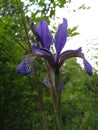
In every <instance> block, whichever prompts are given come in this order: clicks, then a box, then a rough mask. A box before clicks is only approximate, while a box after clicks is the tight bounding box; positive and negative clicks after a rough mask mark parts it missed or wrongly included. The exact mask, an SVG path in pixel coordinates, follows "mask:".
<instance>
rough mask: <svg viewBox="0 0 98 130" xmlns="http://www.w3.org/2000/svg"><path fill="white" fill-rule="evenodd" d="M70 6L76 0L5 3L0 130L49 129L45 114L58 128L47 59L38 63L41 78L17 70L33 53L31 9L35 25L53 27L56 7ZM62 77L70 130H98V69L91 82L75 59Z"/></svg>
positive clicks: (1, 0) (0, 21)
mask: <svg viewBox="0 0 98 130" xmlns="http://www.w3.org/2000/svg"><path fill="white" fill-rule="evenodd" d="M70 2H71V0H69V1H66V0H59V1H58V0H50V1H49V2H48V3H47V2H46V1H44V0H41V1H39V0H29V2H28V3H27V4H26V3H24V2H21V1H20V0H0V130H45V128H44V126H45V122H44V118H43V116H42V112H41V111H43V110H44V114H45V115H46V118H47V121H48V128H49V130H55V129H56V128H55V125H54V124H55V122H54V121H53V120H52V119H53V116H54V112H53V106H52V103H51V98H50V93H49V89H48V88H47V87H46V86H45V85H44V83H43V78H44V76H45V66H44V61H43V59H39V60H37V61H36V62H35V65H36V70H38V71H36V73H37V77H35V76H34V74H33V75H31V76H28V77H25V76H21V75H19V74H17V73H16V67H17V65H18V64H19V63H20V61H21V60H22V59H23V57H24V55H25V54H27V53H28V52H29V49H28V45H29V44H30V43H32V44H34V35H33V34H32V30H31V27H30V25H29V23H30V21H29V22H28V18H27V16H26V14H27V13H28V12H29V7H30V6H31V5H33V8H34V10H33V11H32V14H31V20H32V21H33V22H34V23H35V24H37V23H38V22H39V21H40V20H42V19H46V20H47V21H48V23H49V24H50V23H51V19H53V18H54V17H55V11H56V7H57V6H59V7H60V8H63V7H64V5H65V4H70ZM29 20H30V19H29ZM54 29H55V27H54ZM74 31H76V28H75V30H74V29H69V35H70V36H73V33H74ZM52 33H53V32H52ZM76 34H77V33H76ZM96 58H97V57H96ZM62 73H63V81H64V84H65V89H64V91H63V92H62V116H63V123H64V124H65V129H66V130H97V129H98V88H97V86H98V74H97V73H96V70H94V75H93V76H92V77H89V76H88V75H87V74H86V73H85V71H84V70H83V69H82V68H81V67H80V65H79V64H78V63H77V62H76V59H70V60H68V61H67V62H66V64H65V65H64V67H63V71H62ZM36 78H37V79H36ZM35 80H37V82H38V85H39V86H38V85H36V83H35ZM39 95H40V96H39ZM41 100H42V102H43V105H42V106H41V104H40V101H41ZM43 122H44V124H43Z"/></svg>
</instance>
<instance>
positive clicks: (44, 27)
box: [36, 20, 52, 50]
mask: <svg viewBox="0 0 98 130" xmlns="http://www.w3.org/2000/svg"><path fill="white" fill-rule="evenodd" d="M36 35H37V37H38V39H39V40H40V42H41V44H42V47H44V48H47V49H48V50H50V45H51V43H52V36H51V34H50V31H49V28H48V24H47V22H46V21H45V20H42V21H41V22H40V23H39V25H38V26H37V28H36Z"/></svg>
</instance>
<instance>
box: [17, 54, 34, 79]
mask: <svg viewBox="0 0 98 130" xmlns="http://www.w3.org/2000/svg"><path fill="white" fill-rule="evenodd" d="M35 59H36V56H33V55H32V54H28V55H27V56H26V57H25V58H24V59H23V61H22V62H21V63H20V64H19V66H18V67H17V69H16V71H17V73H20V74H22V75H25V76H28V75H30V74H31V73H32V72H33V61H34V60H35Z"/></svg>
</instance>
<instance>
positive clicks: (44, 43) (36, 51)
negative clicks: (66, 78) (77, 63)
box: [17, 18, 92, 75]
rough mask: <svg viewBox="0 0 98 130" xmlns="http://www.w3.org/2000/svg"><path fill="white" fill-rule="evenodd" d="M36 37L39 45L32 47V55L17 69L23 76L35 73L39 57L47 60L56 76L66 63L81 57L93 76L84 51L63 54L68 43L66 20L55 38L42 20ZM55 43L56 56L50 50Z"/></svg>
mask: <svg viewBox="0 0 98 130" xmlns="http://www.w3.org/2000/svg"><path fill="white" fill-rule="evenodd" d="M36 36H37V38H38V39H39V43H38V44H37V45H34V46H32V54H28V55H27V56H26V57H25V58H24V60H23V61H22V62H21V63H20V64H19V66H18V67H17V72H18V73H21V74H23V75H30V74H31V73H32V71H33V62H34V60H35V59H36V58H37V57H43V58H45V59H46V60H47V62H48V64H49V66H50V67H51V68H52V69H53V70H54V72H55V74H58V73H59V70H60V68H61V66H62V65H63V63H64V61H65V60H67V59H69V58H72V57H80V58H82V59H83V63H84V68H85V70H86V72H87V73H88V74H89V75H92V66H91V65H90V63H89V62H88V61H87V60H86V59H85V57H84V54H83V53H82V49H81V48H78V49H77V50H67V51H64V52H63V53H61V51H62V49H63V48H64V46H65V44H66V41H67V36H68V34H67V20H66V19H65V18H64V19H63V23H61V24H60V25H59V27H58V30H57V32H56V34H55V37H54V38H53V37H52V36H51V33H50V31H49V28H48V24H47V22H46V21H45V20H42V21H41V22H40V23H39V25H38V26H37V28H36ZM53 42H54V45H55V50H56V54H55V55H54V54H53V53H52V52H51V50H50V48H51V44H52V43H53Z"/></svg>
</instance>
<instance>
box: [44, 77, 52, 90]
mask: <svg viewBox="0 0 98 130" xmlns="http://www.w3.org/2000/svg"><path fill="white" fill-rule="evenodd" d="M44 84H45V85H46V86H47V87H48V88H50V87H51V83H50V80H49V78H48V75H46V76H45V78H44Z"/></svg>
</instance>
